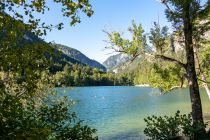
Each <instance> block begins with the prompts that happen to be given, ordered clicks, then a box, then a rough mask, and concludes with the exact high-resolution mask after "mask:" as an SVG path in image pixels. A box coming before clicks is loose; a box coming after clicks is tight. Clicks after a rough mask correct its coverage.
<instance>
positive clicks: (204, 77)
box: [194, 48, 210, 99]
mask: <svg viewBox="0 0 210 140" xmlns="http://www.w3.org/2000/svg"><path fill="white" fill-rule="evenodd" d="M194 53H195V60H196V61H197V65H198V71H199V73H200V75H201V79H202V80H203V82H202V84H203V87H204V88H205V90H206V94H207V95H208V97H209V99H210V90H209V87H208V84H207V83H206V81H207V80H206V76H205V74H204V73H203V70H202V68H201V65H200V61H199V57H198V49H196V48H195V52H194Z"/></svg>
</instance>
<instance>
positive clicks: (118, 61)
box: [103, 53, 132, 71]
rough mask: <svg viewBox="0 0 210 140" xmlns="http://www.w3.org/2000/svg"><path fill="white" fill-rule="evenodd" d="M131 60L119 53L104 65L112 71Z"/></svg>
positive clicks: (129, 57)
mask: <svg viewBox="0 0 210 140" xmlns="http://www.w3.org/2000/svg"><path fill="white" fill-rule="evenodd" d="M131 59H132V57H131V56H128V55H126V54H122V53H119V54H116V55H113V56H110V57H109V58H107V60H106V61H104V62H103V65H104V66H105V67H106V68H107V71H112V70H114V69H115V68H117V67H119V66H121V65H122V64H124V63H126V62H129V61H130V60H131Z"/></svg>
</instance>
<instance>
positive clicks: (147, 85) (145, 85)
mask: <svg viewBox="0 0 210 140" xmlns="http://www.w3.org/2000/svg"><path fill="white" fill-rule="evenodd" d="M134 86H135V87H150V85H149V84H141V85H134Z"/></svg>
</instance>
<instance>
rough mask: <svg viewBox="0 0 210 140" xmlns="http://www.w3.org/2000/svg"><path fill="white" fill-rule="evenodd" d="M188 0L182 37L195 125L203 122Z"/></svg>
mask: <svg viewBox="0 0 210 140" xmlns="http://www.w3.org/2000/svg"><path fill="white" fill-rule="evenodd" d="M190 5H191V2H189V4H188V6H186V7H185V9H184V12H185V15H184V18H183V20H184V37H185V50H186V57H187V67H186V71H187V78H188V85H189V90H190V98H191V105H192V119H193V124H194V125H195V126H196V124H198V123H203V114H202V105H201V99H200V92H199V86H198V81H197V75H196V71H195V59H194V50H193V41H192V38H193V36H192V26H193V25H192V21H191V13H190V12H191V10H190V7H191V6H190Z"/></svg>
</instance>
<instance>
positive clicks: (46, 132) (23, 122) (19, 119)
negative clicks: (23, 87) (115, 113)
mask: <svg viewBox="0 0 210 140" xmlns="http://www.w3.org/2000/svg"><path fill="white" fill-rule="evenodd" d="M34 102H35V100H33V98H32V99H31V98H28V99H27V102H23V100H21V99H18V98H17V97H15V96H12V95H9V94H8V93H6V92H4V93H3V91H2V90H1V100H0V132H1V133H0V139H14V138H15V139H40V140H42V139H43V140H44V139H51V140H52V139H89V140H96V139H97V137H96V136H94V133H95V132H96V130H95V129H91V128H90V127H88V126H86V125H82V123H81V121H80V120H78V119H77V118H76V115H75V113H70V112H69V106H68V104H67V103H68V101H67V100H66V99H62V100H60V101H56V102H47V104H42V105H40V106H38V107H37V106H35V104H34Z"/></svg>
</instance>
